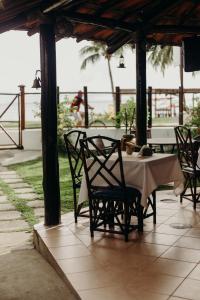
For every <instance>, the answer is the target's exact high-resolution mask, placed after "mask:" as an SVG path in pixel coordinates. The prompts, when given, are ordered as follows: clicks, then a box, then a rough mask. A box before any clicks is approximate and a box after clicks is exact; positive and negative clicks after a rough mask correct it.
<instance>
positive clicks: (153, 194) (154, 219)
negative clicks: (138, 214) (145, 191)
mask: <svg viewBox="0 0 200 300" xmlns="http://www.w3.org/2000/svg"><path fill="white" fill-rule="evenodd" d="M152 198H153V201H152V209H153V224H156V191H153V193H152Z"/></svg>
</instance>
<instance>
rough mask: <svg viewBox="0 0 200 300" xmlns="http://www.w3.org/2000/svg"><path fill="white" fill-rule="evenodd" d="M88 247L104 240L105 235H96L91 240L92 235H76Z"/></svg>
mask: <svg viewBox="0 0 200 300" xmlns="http://www.w3.org/2000/svg"><path fill="white" fill-rule="evenodd" d="M75 236H76V237H77V238H78V239H79V240H80V241H81V242H82V243H83V244H84V245H85V246H86V247H89V246H91V245H93V244H94V243H96V242H97V241H99V240H101V239H103V238H104V236H103V234H102V235H94V237H93V238H91V236H90V235H88V234H76V235H75Z"/></svg>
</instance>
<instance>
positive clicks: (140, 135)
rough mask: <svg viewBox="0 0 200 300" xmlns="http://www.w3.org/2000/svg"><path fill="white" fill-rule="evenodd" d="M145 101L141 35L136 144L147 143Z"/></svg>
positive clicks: (140, 34)
mask: <svg viewBox="0 0 200 300" xmlns="http://www.w3.org/2000/svg"><path fill="white" fill-rule="evenodd" d="M146 130H147V100H146V45H145V37H144V35H143V34H142V33H140V32H139V33H138V35H137V43H136V142H137V144H138V145H140V146H142V145H145V144H146V142H147V133H146Z"/></svg>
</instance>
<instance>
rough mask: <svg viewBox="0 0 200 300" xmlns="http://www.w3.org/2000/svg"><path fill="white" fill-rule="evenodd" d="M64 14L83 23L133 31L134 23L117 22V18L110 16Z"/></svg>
mask: <svg viewBox="0 0 200 300" xmlns="http://www.w3.org/2000/svg"><path fill="white" fill-rule="evenodd" d="M64 16H66V17H67V18H69V19H70V20H72V21H74V22H79V23H83V24H91V25H96V26H99V27H103V28H109V29H121V30H124V31H127V32H132V31H133V29H132V25H130V24H129V23H124V22H117V21H116V20H111V19H108V18H101V17H98V18H97V17H95V16H91V15H88V14H80V13H67V12H66V13H64Z"/></svg>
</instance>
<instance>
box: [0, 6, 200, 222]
mask: <svg viewBox="0 0 200 300" xmlns="http://www.w3.org/2000/svg"><path fill="white" fill-rule="evenodd" d="M8 30H26V31H27V34H28V36H32V35H33V34H35V33H37V32H38V33H39V34H40V55H41V118H42V145H43V188H44V200H45V224H46V225H56V224H59V222H60V190H59V169H58V153H57V106H56V105H57V104H56V52H55V43H56V41H57V40H59V39H61V38H66V37H73V38H76V40H77V41H78V42H79V41H82V40H91V41H98V42H103V43H106V44H107V46H108V54H112V53H113V52H115V51H116V50H117V49H118V48H120V47H121V46H123V45H124V44H126V43H132V44H136V69H137V70H136V74H137V76H136V78H137V82H136V89H137V94H136V101H137V113H136V115H137V120H136V123H137V143H138V144H140V145H143V144H145V143H146V122H147V121H146V115H147V112H146V107H147V103H146V48H147V47H148V46H149V45H152V44H160V45H174V46H179V45H181V44H182V40H183V38H185V37H189V36H195V35H198V34H199V33H200V1H198V0H165V1H163V0H154V1H151V0H88V1H85V0H48V1H47V0H17V1H12V0H0V33H3V32H5V31H8Z"/></svg>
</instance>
